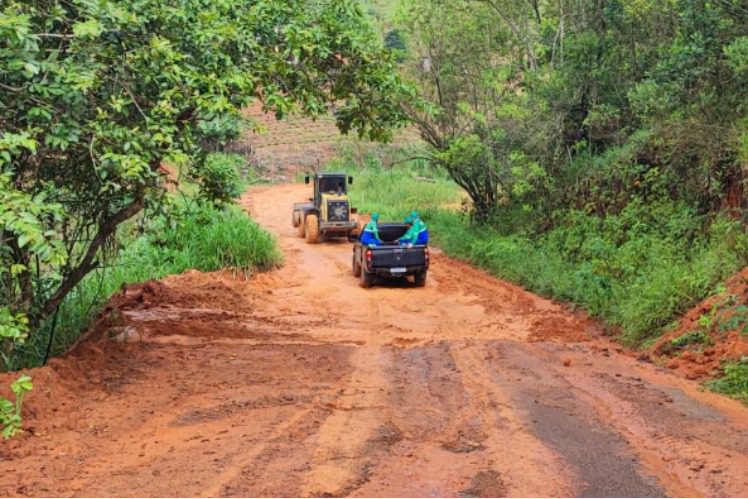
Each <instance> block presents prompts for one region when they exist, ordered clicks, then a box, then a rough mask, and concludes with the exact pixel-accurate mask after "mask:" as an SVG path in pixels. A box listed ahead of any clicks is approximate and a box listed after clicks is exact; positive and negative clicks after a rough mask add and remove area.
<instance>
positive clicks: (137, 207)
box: [34, 188, 145, 324]
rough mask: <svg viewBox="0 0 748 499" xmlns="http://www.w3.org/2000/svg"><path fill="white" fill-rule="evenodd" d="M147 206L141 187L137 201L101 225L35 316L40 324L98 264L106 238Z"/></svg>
mask: <svg viewBox="0 0 748 499" xmlns="http://www.w3.org/2000/svg"><path fill="white" fill-rule="evenodd" d="M144 207H145V190H144V189H142V188H141V189H140V191H139V192H137V194H136V198H135V201H133V202H132V203H130V204H129V205H127V206H125V207H124V208H122V209H121V210H119V211H118V212H117V213H115V214H114V215H112V216H110V217H109V218H107V219H106V220H104V222H102V223H101V225H100V226H99V230H98V232H97V234H96V237H94V239H93V241H92V242H91V244H90V246H89V247H88V250H87V251H86V254H85V256H84V257H83V259H82V260H81V261H80V263H79V264H78V266H77V267H76V268H75V269H74V270H73V271H72V272H71V273H70V274H68V275H67V276H66V277H65V278H64V279H63V281H62V283H61V284H60V287H59V288H58V289H57V291H56V292H55V293H54V294H53V295H52V296H51V297H50V299H49V300H47V301H46V303H45V304H44V306H43V307H42V310H41V312H40V313H39V314H38V315H37V316H35V317H34V320H35V322H36V323H37V324H38V323H39V322H41V321H42V320H43V319H44V318H45V317H47V316H48V315H49V314H51V313H52V312H54V311H55V309H56V308H57V307H58V306H59V305H60V303H62V300H64V299H65V296H67V294H68V293H70V291H72V290H73V288H74V287H75V286H76V285H78V283H79V282H81V280H82V279H83V278H84V277H85V276H86V275H87V274H88V273H89V272H91V271H92V270H93V269H95V268H96V267H97V265H98V262H96V254H97V253H98V252H99V249H101V247H102V246H103V245H104V243H105V242H106V240H107V239H108V238H109V237H111V235H112V234H114V232H115V231H116V230H117V226H118V225H119V224H121V223H122V222H124V221H125V220H127V219H129V218H131V217H133V216H135V215H136V214H138V212H140V211H141V210H142V209H143V208H144Z"/></svg>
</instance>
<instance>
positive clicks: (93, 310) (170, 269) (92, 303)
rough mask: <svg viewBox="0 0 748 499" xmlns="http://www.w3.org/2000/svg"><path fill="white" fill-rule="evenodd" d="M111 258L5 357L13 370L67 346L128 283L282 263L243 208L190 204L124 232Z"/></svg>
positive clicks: (270, 239) (271, 240)
mask: <svg viewBox="0 0 748 499" xmlns="http://www.w3.org/2000/svg"><path fill="white" fill-rule="evenodd" d="M125 240H126V243H125V244H123V247H122V250H121V251H120V252H119V253H118V255H117V256H116V258H113V259H110V260H112V263H110V264H109V265H107V266H105V267H104V268H102V269H99V270H98V271H96V272H94V273H92V274H89V275H88V276H87V277H86V278H85V279H84V280H83V281H82V282H81V283H80V284H79V285H78V286H76V287H75V289H74V290H73V291H72V292H71V293H70V294H69V295H68V296H67V297H66V298H65V300H64V301H63V303H62V305H61V306H60V308H59V310H58V312H57V316H56V319H55V318H54V316H53V317H52V318H50V319H49V320H48V321H47V322H46V323H45V324H44V325H43V326H42V327H41V329H39V330H38V331H36V332H35V334H34V335H33V336H32V337H31V339H30V340H29V342H28V343H27V344H25V345H23V346H21V347H19V348H18V349H17V350H16V351H15V352H14V354H13V355H12V356H11V357H9V358H8V359H6V366H5V368H6V369H8V370H16V369H21V368H23V367H33V366H36V365H39V364H40V363H41V362H42V360H43V359H44V358H45V355H46V353H47V348H48V346H49V345H50V343H49V341H50V334H51V332H52V330H53V327H54V336H53V341H52V343H51V349H50V355H51V356H54V355H58V354H60V353H62V352H64V351H65V350H67V349H68V348H69V347H70V346H71V345H72V344H73V343H75V341H76V340H77V339H78V338H79V337H80V335H81V334H82V333H83V332H84V331H85V330H87V329H88V328H89V327H90V325H91V322H92V320H93V319H94V318H95V317H96V316H97V315H98V313H99V311H100V310H101V307H102V306H103V305H104V304H105V303H106V302H107V301H108V300H109V298H110V297H111V296H112V295H113V294H114V293H116V292H117V291H119V290H120V289H121V288H122V287H123V286H124V285H127V284H131V283H136V282H143V281H147V280H149V279H160V278H162V277H165V276H167V275H170V274H179V273H181V272H184V271H185V270H188V269H196V270H201V271H205V272H209V271H215V270H220V269H224V268H229V269H233V270H234V271H236V272H240V273H243V274H245V275H249V274H250V273H251V272H253V271H254V270H266V269H270V268H272V267H274V266H276V265H279V264H280V263H281V262H282V254H281V253H280V250H279V249H278V247H277V245H276V241H275V239H274V238H273V236H271V235H270V234H269V233H267V232H266V231H264V230H263V229H261V228H260V227H259V226H258V225H257V224H256V223H255V222H253V221H252V220H251V219H250V218H249V217H248V216H247V215H246V213H244V212H243V211H242V210H241V209H240V208H238V207H236V206H229V207H227V208H225V209H223V208H216V207H212V206H209V205H204V204H191V205H185V206H183V207H182V208H180V209H179V210H178V212H177V213H176V216H175V217H170V218H168V219H167V218H164V217H159V218H158V219H156V220H155V221H153V222H152V223H151V224H150V226H149V227H148V230H147V232H146V234H145V235H142V236H140V237H125Z"/></svg>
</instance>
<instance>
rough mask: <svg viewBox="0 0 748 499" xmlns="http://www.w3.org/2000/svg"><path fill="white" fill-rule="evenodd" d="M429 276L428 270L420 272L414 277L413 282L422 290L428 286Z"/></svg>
mask: <svg viewBox="0 0 748 499" xmlns="http://www.w3.org/2000/svg"><path fill="white" fill-rule="evenodd" d="M427 276H428V271H427V270H424V271H423V272H418V273H417V274H415V275H413V282H414V283H415V285H416V287H417V288H422V287H424V286H425V285H426V277H427Z"/></svg>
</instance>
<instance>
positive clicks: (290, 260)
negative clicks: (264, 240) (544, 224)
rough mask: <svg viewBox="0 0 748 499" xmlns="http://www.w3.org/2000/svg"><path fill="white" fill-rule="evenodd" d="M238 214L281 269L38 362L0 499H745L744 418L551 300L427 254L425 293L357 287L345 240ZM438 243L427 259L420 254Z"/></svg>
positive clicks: (265, 204) (2, 453)
mask: <svg viewBox="0 0 748 499" xmlns="http://www.w3.org/2000/svg"><path fill="white" fill-rule="evenodd" d="M306 192H307V189H306V187H305V186H295V185H286V186H276V187H263V188H260V189H255V190H253V191H251V192H250V193H249V194H247V195H246V196H245V197H244V198H243V200H242V203H243V206H245V207H246V208H247V209H248V210H250V211H252V213H253V214H254V216H255V218H256V219H257V220H258V221H260V223H262V224H263V225H264V226H266V227H267V228H268V229H270V230H271V231H273V232H275V233H276V234H277V235H278V237H279V240H280V244H281V246H282V248H283V251H284V253H285V257H286V265H285V266H284V267H283V268H282V269H279V270H277V271H274V272H270V273H266V274H262V275H257V276H255V277H253V278H252V279H251V280H249V281H244V280H240V279H235V278H234V277H233V276H231V275H230V274H201V273H198V272H188V273H186V274H184V275H181V276H175V277H171V278H168V279H166V280H164V282H162V283H146V284H144V285H139V286H133V287H131V288H130V289H128V290H127V292H126V293H124V294H122V295H120V296H119V297H117V298H115V300H114V302H113V304H112V305H113V306H117V307H119V308H120V309H121V310H123V315H124V317H125V319H126V321H127V324H128V325H129V326H130V327H131V328H132V329H131V330H132V331H136V332H137V334H131V335H129V336H128V338H127V341H125V342H123V343H118V342H114V341H111V340H108V339H107V338H108V335H107V334H106V329H107V320H106V317H105V318H104V319H102V321H100V323H99V324H98V326H97V328H95V330H94V331H93V332H92V333H91V335H90V336H89V337H88V338H87V339H86V340H85V341H83V342H82V343H81V344H80V345H79V346H78V347H77V348H76V349H75V350H74V351H72V352H71V353H70V354H68V355H66V356H65V357H63V358H60V359H56V360H54V361H53V362H52V363H51V365H50V366H49V367H47V368H44V369H39V370H36V372H35V373H33V374H34V377H35V381H36V384H37V389H36V390H35V391H34V392H33V394H32V396H30V397H29V399H28V413H29V417H28V419H27V424H26V429H27V431H26V433H25V434H24V435H22V437H21V438H19V439H18V440H16V441H12V442H10V443H4V444H2V447H0V449H2V450H0V476H2V477H3V479H2V481H1V482H0V494H1V495H4V496H8V495H10V496H15V495H33V496H84V495H89V496H90V495H93V496H217V495H226V496H266V495H273V496H298V495H300V496H310V495H317V496H319V495H332V496H537V495H540V496H568V495H582V496H657V495H708V496H746V495H748V478H747V476H748V474H746V472H745V470H748V410H746V408H745V407H743V406H741V405H740V404H738V403H736V402H733V401H731V400H728V399H725V398H722V397H719V396H716V395H714V394H710V393H703V392H701V391H700V390H699V387H698V386H697V385H696V384H694V383H692V382H689V381H685V380H682V379H680V378H677V377H674V376H672V375H671V374H668V373H666V372H664V371H662V370H659V369H657V368H656V367H654V366H652V365H648V364H644V363H641V362H638V361H637V360H635V359H634V358H633V357H631V356H628V355H625V353H623V352H622V351H621V350H617V349H616V346H615V345H614V344H612V343H608V342H606V341H605V340H603V339H600V338H597V337H596V336H595V333H594V325H593V324H591V323H590V322H588V321H585V320H583V319H581V318H579V317H577V316H574V315H572V314H570V313H568V312H566V311H565V310H563V309H562V308H561V307H560V306H558V305H556V304H554V303H551V302H549V301H547V300H544V299H541V298H539V297H536V296H534V295H532V294H529V293H527V292H525V291H523V290H521V289H519V288H517V287H515V286H512V285H510V284H507V283H504V282H501V281H498V280H496V279H493V278H491V277H489V276H488V275H486V274H484V273H482V272H480V271H477V270H475V269H473V268H471V267H470V266H468V265H465V264H463V263H460V262H457V261H454V260H451V259H449V258H447V257H446V256H444V255H440V254H435V255H434V261H433V264H432V269H431V273H430V277H429V282H428V284H427V286H426V287H425V288H422V289H417V288H413V287H411V286H405V285H398V284H393V285H389V286H378V287H375V288H374V289H371V290H364V289H361V288H359V286H358V283H357V280H356V279H355V278H354V277H353V276H352V275H351V270H350V259H351V246H350V245H349V244H348V243H344V242H330V243H325V244H321V245H307V244H306V243H305V242H304V241H303V240H301V239H299V238H297V237H296V235H295V233H296V231H295V230H294V229H293V228H292V226H291V223H290V210H291V206H292V203H293V202H294V201H296V200H298V199H302V198H304V197H305V195H306ZM434 253H438V252H436V251H435V252H434Z"/></svg>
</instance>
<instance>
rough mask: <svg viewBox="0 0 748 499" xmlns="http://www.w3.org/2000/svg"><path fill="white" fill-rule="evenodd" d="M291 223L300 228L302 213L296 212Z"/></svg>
mask: <svg viewBox="0 0 748 499" xmlns="http://www.w3.org/2000/svg"><path fill="white" fill-rule="evenodd" d="M291 223H292V224H293V226H294V227H298V226H299V225H300V224H301V212H299V211H295V210H294V212H293V217H291Z"/></svg>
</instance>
